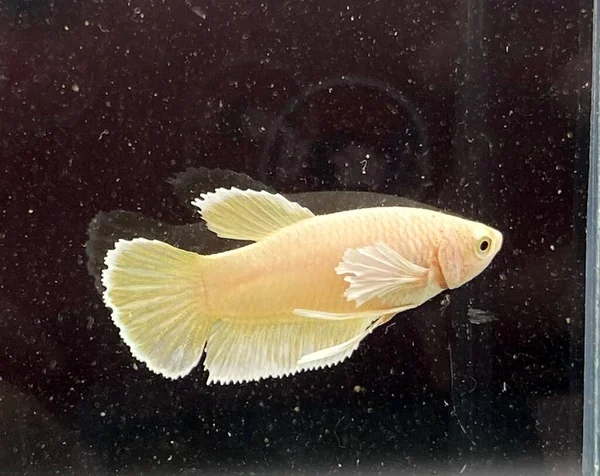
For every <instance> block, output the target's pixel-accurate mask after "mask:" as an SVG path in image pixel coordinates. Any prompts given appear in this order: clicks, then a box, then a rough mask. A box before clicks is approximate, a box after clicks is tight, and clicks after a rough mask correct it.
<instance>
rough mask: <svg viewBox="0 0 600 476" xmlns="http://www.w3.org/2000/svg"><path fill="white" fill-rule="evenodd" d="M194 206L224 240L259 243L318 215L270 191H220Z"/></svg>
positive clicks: (198, 200) (221, 189)
mask: <svg viewBox="0 0 600 476" xmlns="http://www.w3.org/2000/svg"><path fill="white" fill-rule="evenodd" d="M200 197H201V198H202V199H199V198H197V199H196V200H194V201H193V202H192V205H194V206H196V207H198V208H199V209H200V214H201V215H202V218H203V219H204V221H205V222H206V225H207V226H208V229H209V230H211V231H213V232H214V233H216V234H217V236H219V237H221V238H231V239H234V240H248V241H259V240H262V239H263V238H265V237H266V236H268V235H270V234H271V233H273V232H275V231H277V230H279V229H281V228H284V227H286V226H289V225H292V224H294V223H296V222H299V221H301V220H304V219H306V218H311V217H314V216H315V215H314V214H313V213H312V212H311V211H310V210H309V209H308V208H304V207H302V206H300V205H299V204H297V203H296V202H290V201H289V200H288V199H286V198H285V197H283V196H281V195H280V194H272V193H269V192H266V191H264V190H263V191H260V192H258V191H256V190H240V189H238V188H235V187H233V188H230V189H225V188H218V189H217V190H215V191H214V192H209V193H203V194H201V195H200Z"/></svg>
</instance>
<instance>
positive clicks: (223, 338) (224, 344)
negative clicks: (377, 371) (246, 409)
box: [204, 317, 374, 384]
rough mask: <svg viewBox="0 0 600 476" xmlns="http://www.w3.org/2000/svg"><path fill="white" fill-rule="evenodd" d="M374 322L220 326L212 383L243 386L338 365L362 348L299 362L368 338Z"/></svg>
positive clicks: (210, 358)
mask: <svg viewBox="0 0 600 476" xmlns="http://www.w3.org/2000/svg"><path fill="white" fill-rule="evenodd" d="M373 320H374V319H372V318H363V319H354V320H348V321H323V320H316V319H315V320H307V319H305V318H302V317H297V318H292V317H291V318H290V319H289V320H288V321H286V322H280V323H273V324H264V323H261V324H246V323H237V322H232V321H221V322H219V323H217V324H216V325H215V326H214V327H213V330H212V332H211V336H210V337H209V339H208V343H207V345H206V359H205V361H204V367H205V368H206V369H207V370H208V372H209V378H208V383H214V382H217V383H222V384H229V383H237V382H244V381H254V380H260V379H263V378H269V377H282V376H285V375H292V374H295V373H298V372H301V371H304V370H313V369H318V368H322V367H328V366H331V365H335V364H338V363H340V362H342V361H343V360H344V359H346V358H348V357H349V356H350V355H352V353H353V352H354V350H355V349H356V348H357V347H358V345H359V343H360V342H359V341H358V342H355V343H354V345H351V346H347V347H345V348H344V349H343V350H342V351H341V352H338V353H337V354H335V355H327V356H323V357H322V358H319V359H313V360H311V361H310V362H306V363H302V362H300V363H299V362H298V361H299V360H300V358H301V357H302V356H303V355H306V354H311V353H313V352H316V351H319V350H322V349H326V348H329V347H332V346H336V345H338V344H342V343H344V342H346V341H348V340H349V339H351V338H352V337H354V336H356V335H357V334H360V333H361V332H364V331H365V330H366V329H367V328H368V327H369V326H371V324H372V322H373Z"/></svg>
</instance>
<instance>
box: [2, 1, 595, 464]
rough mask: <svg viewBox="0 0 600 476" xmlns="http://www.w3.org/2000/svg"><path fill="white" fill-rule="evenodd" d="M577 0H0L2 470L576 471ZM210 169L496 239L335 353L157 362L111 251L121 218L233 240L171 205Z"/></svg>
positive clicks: (581, 173)
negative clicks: (481, 230)
mask: <svg viewBox="0 0 600 476" xmlns="http://www.w3.org/2000/svg"><path fill="white" fill-rule="evenodd" d="M593 16H594V8H593V1H592V0H543V1H542V0H532V1H521V2H518V1H512V0H511V1H506V0H498V1H485V0H456V1H447V0H430V1H427V2H423V1H418V0H344V1H340V0H298V1H295V2H289V1H266V0H219V1H217V0H118V1H117V0H88V1H74V0H61V1H53V0H0V441H1V444H0V472H1V473H2V474H15V475H18V474H81V475H88V474H93V475H112V474H126V475H137V474H150V475H152V474H156V475H163V474H227V475H230V474H240V475H241V474H248V475H251V474H255V475H259V474H272V475H284V474H285V475H288V474H289V475H295V474H303V475H325V474H338V475H349V474H361V475H362V474H364V475H371V474H379V475H384V474H390V475H392V474H394V475H403V474H406V475H433V474H437V475H451V474H452V475H455V474H473V475H488V474H489V475H500V474H509V475H511V476H517V475H561V476H562V475H579V474H582V466H583V467H585V468H586V471H585V473H584V474H585V475H591V474H595V473H594V471H595V470H597V469H595V468H597V467H596V466H594V463H593V461H595V460H594V458H598V456H597V448H598V444H597V440H596V438H597V436H595V435H596V432H597V427H596V426H594V421H595V420H594V418H597V417H596V416H595V415H596V413H595V409H596V408H597V406H594V405H596V403H594V398H595V397H596V395H595V390H594V389H595V388H596V387H595V385H598V380H594V378H596V379H597V373H596V374H594V368H593V367H592V366H593V363H594V362H595V361H594V360H593V359H594V358H597V357H595V354H594V352H595V349H596V348H595V344H594V343H595V342H596V341H594V339H595V334H594V332H597V331H596V327H595V322H596V321H595V320H594V319H596V318H597V316H596V315H595V308H596V306H595V300H596V299H597V294H595V292H596V291H595V289H596V288H595V287H594V286H596V285H597V278H596V277H595V276H596V273H597V268H596V267H595V266H594V264H593V263H594V262H593V261H591V260H593V259H596V261H595V263H597V242H596V241H595V239H596V238H595V237H596V236H597V235H596V232H597V221H596V219H597V217H596V214H597V213H598V206H597V195H596V194H597V193H598V182H597V174H598V167H597V163H596V161H597V160H598V152H597V151H598V132H597V125H598V123H597V113H598V111H597V109H596V113H595V115H593V116H592V110H591V105H592V100H591V97H592V84H595V85H596V87H597V86H598V82H597V79H596V81H595V82H594V81H593V80H592V78H593V75H592V53H593V46H592V45H593ZM596 61H597V59H596ZM597 73H598V71H597V69H596V74H597ZM595 98H596V101H595V103H596V102H597V98H598V92H597V91H596V92H595ZM595 103H594V104H595ZM595 105H596V106H597V104H595ZM591 117H593V121H591V119H590V118H591ZM592 123H593V124H594V127H595V129H594V128H592V127H591V124H592ZM590 137H593V143H592V147H590ZM590 150H591V151H592V154H591V157H592V158H593V161H592V165H593V167H592V170H593V175H592V176H591V182H590V183H591V188H590V191H591V192H593V193H590V199H591V201H590V208H589V210H591V213H592V215H593V216H589V217H588V212H587V210H588V208H587V207H588V179H590V176H589V174H588V169H589V166H590ZM220 187H223V188H231V187H237V188H240V189H242V190H245V189H253V190H257V191H260V190H265V191H268V192H269V193H272V194H277V193H279V194H282V195H283V196H285V197H287V198H288V199H289V200H292V201H295V202H297V203H299V204H300V205H302V206H304V207H306V208H308V209H310V210H312V212H313V213H315V214H328V213H332V212H337V211H342V210H349V209H361V208H369V207H377V206H382V205H384V206H408V207H411V208H417V209H421V210H424V209H433V210H438V211H442V212H444V213H447V214H450V215H458V216H461V217H464V218H468V219H470V220H477V221H480V222H483V223H486V224H488V225H490V226H493V227H494V228H497V229H498V230H500V231H502V233H503V235H504V239H503V247H502V249H501V251H500V252H499V253H498V255H497V256H496V257H495V259H494V260H493V262H492V263H491V265H490V266H489V267H487V269H485V270H484V271H483V273H481V275H479V276H477V277H476V278H475V279H473V280H471V281H470V282H468V283H467V284H465V285H464V286H461V287H459V288H457V289H452V290H449V291H445V292H443V293H442V294H440V295H438V296H436V297H435V298H433V299H431V300H429V301H427V302H426V303H425V304H423V305H421V306H419V307H417V308H415V309H412V310H407V311H405V312H402V313H400V314H398V315H397V316H395V317H394V318H393V319H392V320H390V321H389V322H388V323H386V324H385V325H382V326H381V327H379V328H377V329H376V330H375V331H373V332H372V333H371V334H370V335H368V336H367V337H366V338H365V339H363V340H362V341H361V342H360V345H359V346H358V348H357V350H356V351H355V352H354V353H353V354H352V355H351V357H350V358H348V359H346V360H344V361H343V362H341V363H339V364H337V365H333V366H331V367H328V368H324V369H320V370H314V371H305V372H299V373H295V374H293V375H291V376H286V377H281V378H268V379H262V380H260V381H251V382H244V383H237V384H230V385H219V384H215V383H212V384H209V383H208V382H207V379H208V373H207V372H206V371H205V370H204V368H203V365H202V361H201V362H200V364H199V365H198V366H196V367H195V368H194V369H193V370H192V371H191V372H190V373H189V374H188V375H187V376H185V377H183V378H179V379H169V378H165V377H163V376H161V375H159V374H157V373H155V372H152V371H151V370H149V368H148V366H147V365H145V363H144V362H141V361H140V360H137V359H136V358H134V357H133V356H132V354H131V352H130V349H129V347H128V346H127V345H126V344H125V343H124V342H123V339H122V338H121V336H120V334H119V329H118V328H117V326H115V324H114V323H113V321H112V320H111V312H110V310H109V309H108V308H107V307H106V305H105V303H104V301H103V298H102V294H103V292H104V288H103V284H102V280H101V276H102V270H103V268H104V258H105V256H106V253H107V252H108V251H109V250H111V249H112V248H114V246H115V245H114V244H115V242H116V241H117V240H119V239H125V240H131V239H133V238H135V237H142V238H146V239H154V240H161V241H163V242H165V243H169V244H171V245H173V246H176V247H179V248H181V249H184V250H188V251H190V252H195V253H200V254H213V253H218V252H223V251H226V250H229V249H233V248H236V247H240V246H245V245H246V243H245V242H244V243H242V242H240V241H234V240H231V239H221V238H218V237H217V236H216V235H215V234H214V233H212V232H210V230H207V228H206V226H205V225H204V224H203V222H202V217H201V216H200V214H199V213H198V209H197V208H196V207H194V206H193V205H192V204H191V202H192V200H194V199H196V198H199V197H200V196H201V194H202V193H207V192H214V191H215V190H216V189H217V188H220ZM594 204H595V205H594ZM246 216H251V215H250V214H247V215H246ZM588 225H589V228H588V231H591V232H592V234H591V235H590V237H589V239H590V241H589V242H588V246H589V248H588V250H589V253H588V256H589V259H590V262H589V263H588V267H587V270H588V273H587V276H586V226H588ZM349 233H353V230H352V229H344V230H340V235H339V236H345V235H346V234H349ZM291 251H293V248H290V252H291ZM282 255H285V252H284V253H282ZM243 264H244V263H243V262H242V261H240V266H243ZM294 272H295V270H289V276H294ZM317 278H318V276H315V277H314V279H317ZM586 278H587V284H588V286H587V291H586ZM290 279H292V278H290ZM278 284H279V285H282V283H281V282H280V283H278ZM283 284H284V283H283ZM240 292H242V287H240ZM586 296H587V299H588V303H587V307H586ZM228 299H229V300H230V301H227V300H225V302H233V300H235V299H236V294H235V292H234V293H232V294H230V297H229V298H228ZM273 299H276V296H273ZM586 309H587V316H588V322H587V323H586V318H585V315H586ZM586 325H587V326H588V334H587V339H588V344H587V352H588V354H587V355H588V357H589V358H590V359H592V360H589V361H588V362H587V363H588V365H589V366H590V367H588V369H587V372H584V353H585V352H584V351H585V349H586V346H585V342H586V339H585V337H586V333H585V332H584V329H585V328H586ZM283 338H287V337H286V336H283ZM584 373H585V375H586V379H587V382H586V398H585V400H584ZM584 409H585V412H584ZM584 413H585V415H586V423H585V429H586V432H585V435H586V438H585V445H584ZM584 446H585V452H584V451H583V450H584ZM582 454H584V456H585V460H586V461H585V462H584V461H583V460H584V458H583V457H582Z"/></svg>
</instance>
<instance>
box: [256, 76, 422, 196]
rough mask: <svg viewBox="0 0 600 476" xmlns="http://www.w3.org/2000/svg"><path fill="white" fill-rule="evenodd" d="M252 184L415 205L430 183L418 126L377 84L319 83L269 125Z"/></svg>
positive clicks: (347, 79)
mask: <svg viewBox="0 0 600 476" xmlns="http://www.w3.org/2000/svg"><path fill="white" fill-rule="evenodd" d="M257 178H258V179H260V180H262V181H264V182H265V183H269V184H270V185H273V187H274V188H276V189H281V190H294V191H299V190H302V191H305V190H319V189H323V190H365V191H366V190H368V191H373V192H382V193H389V194H397V195H402V196H405V197H409V198H411V199H415V200H421V199H423V198H424V197H425V196H426V195H427V193H428V190H429V189H430V188H431V186H432V184H433V181H432V164H431V159H430V155H429V145H428V139H427V131H426V126H425V121H424V120H423V118H422V117H421V114H420V113H419V111H418V110H417V108H416V107H414V106H413V105H412V104H411V103H410V102H409V101H408V100H407V99H406V98H405V97H404V96H403V95H402V93H400V92H399V91H398V90H396V89H393V88H391V87H390V86H389V85H387V84H385V83H382V82H380V81H377V80H374V79H371V78H363V77H356V76H343V77H341V78H334V79H329V80H325V81H320V82H318V83H317V84H315V85H314V86H310V87H308V88H307V89H306V90H305V91H303V92H302V93H300V94H299V95H297V96H295V97H294V98H293V99H292V100H290V101H289V102H288V103H287V104H286V105H285V106H284V107H283V109H282V112H281V114H280V115H279V117H277V118H276V119H275V120H274V121H273V122H272V123H271V125H270V127H269V129H268V132H267V134H266V139H265V142H264V146H263V150H262V153H261V157H260V165H259V174H258V177H257Z"/></svg>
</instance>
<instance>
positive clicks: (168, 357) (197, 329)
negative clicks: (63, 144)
mask: <svg viewBox="0 0 600 476" xmlns="http://www.w3.org/2000/svg"><path fill="white" fill-rule="evenodd" d="M204 260H205V258H204V257H203V256H201V255H198V254H196V253H192V252H189V251H185V250H181V249H179V248H175V247H173V246H171V245H169V244H167V243H164V242H162V241H158V240H147V239H145V238H135V239H133V240H119V241H117V242H116V243H115V246H114V248H113V249H111V250H110V251H109V252H108V253H107V254H106V257H105V260H104V261H105V264H106V268H105V269H104V271H103V272H102V285H103V286H104V288H105V290H104V293H103V299H104V302H105V304H106V306H107V307H108V308H110V309H111V310H112V320H113V322H114V324H115V325H116V326H117V327H118V329H119V332H120V335H121V338H122V339H123V341H124V342H125V344H127V346H128V347H129V349H130V351H131V354H132V355H133V356H134V357H135V358H136V359H138V360H139V361H141V362H143V363H144V364H145V365H146V366H147V367H148V368H149V369H150V370H151V371H153V372H155V373H158V374H161V375H163V376H165V377H167V378H171V379H177V378H180V377H184V376H186V375H188V374H189V373H190V372H191V371H192V369H193V368H194V367H196V365H198V362H199V361H200V358H201V357H202V354H203V352H204V348H205V345H206V341H207V339H208V337H209V334H210V331H211V328H212V326H213V325H214V323H215V321H216V319H213V318H211V317H210V315H209V313H208V312H207V311H208V310H207V308H206V300H205V294H206V293H205V289H204V284H203V273H204V268H205V266H206V263H205V261H204Z"/></svg>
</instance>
